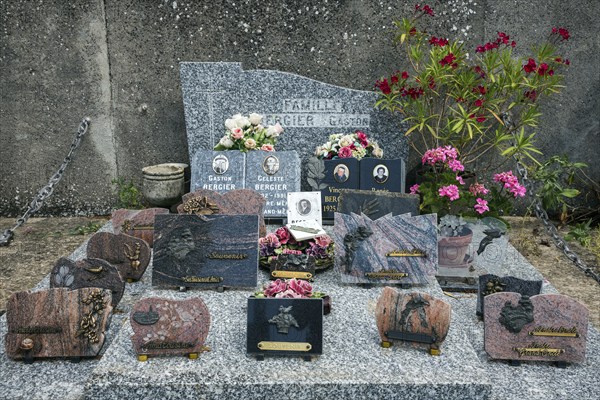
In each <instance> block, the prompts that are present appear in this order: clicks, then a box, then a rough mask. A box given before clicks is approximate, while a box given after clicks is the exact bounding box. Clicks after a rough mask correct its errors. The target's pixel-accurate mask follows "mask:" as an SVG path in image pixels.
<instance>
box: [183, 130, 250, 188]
mask: <svg viewBox="0 0 600 400" xmlns="http://www.w3.org/2000/svg"><path fill="white" fill-rule="evenodd" d="M223 123H225V119H223V121H221V124H220V125H219V126H224V125H223ZM223 129H225V128H223ZM211 147H212V146H211ZM190 158H191V159H192V160H193V161H192V181H191V183H190V190H191V191H192V192H193V191H195V190H197V189H206V190H214V191H215V192H219V193H225V192H229V191H230V190H238V189H244V188H245V187H246V186H245V183H244V179H245V178H244V177H245V166H246V154H245V153H242V152H240V151H233V150H232V151H213V150H198V151H197V152H195V153H194V154H192V153H190Z"/></svg>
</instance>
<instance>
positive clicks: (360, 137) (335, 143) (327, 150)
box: [315, 131, 383, 160]
mask: <svg viewBox="0 0 600 400" xmlns="http://www.w3.org/2000/svg"><path fill="white" fill-rule="evenodd" d="M315 156H317V158H320V159H323V160H332V159H337V158H356V159H358V160H360V159H362V158H365V157H375V158H382V157H383V150H382V149H381V147H379V145H378V144H377V142H375V141H373V140H370V139H369V138H368V137H367V135H366V134H365V133H364V132H362V131H356V132H354V133H350V134H343V133H335V134H333V135H330V136H329V140H328V141H327V142H325V143H324V144H322V145H321V146H318V147H317V148H316V150H315Z"/></svg>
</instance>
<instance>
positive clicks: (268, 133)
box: [265, 125, 277, 137]
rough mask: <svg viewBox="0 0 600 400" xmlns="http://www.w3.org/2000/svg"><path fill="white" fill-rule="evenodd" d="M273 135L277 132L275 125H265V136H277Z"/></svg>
mask: <svg viewBox="0 0 600 400" xmlns="http://www.w3.org/2000/svg"><path fill="white" fill-rule="evenodd" d="M275 135H277V132H275V127H274V126H273V125H269V126H267V131H266V132H265V136H266V137H271V136H273V137H277V136H275Z"/></svg>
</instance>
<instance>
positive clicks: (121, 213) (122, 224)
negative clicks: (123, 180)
mask: <svg viewBox="0 0 600 400" xmlns="http://www.w3.org/2000/svg"><path fill="white" fill-rule="evenodd" d="M168 213H169V209H167V208H160V207H155V208H146V209H144V210H128V209H125V208H120V209H118V210H115V211H113V212H112V219H111V222H112V226H113V232H114V233H115V234H117V235H118V234H119V233H125V234H127V235H131V236H135V237H137V238H140V239H142V240H144V241H145V242H146V243H148V245H149V246H150V247H152V245H153V244H154V216H155V215H157V214H168Z"/></svg>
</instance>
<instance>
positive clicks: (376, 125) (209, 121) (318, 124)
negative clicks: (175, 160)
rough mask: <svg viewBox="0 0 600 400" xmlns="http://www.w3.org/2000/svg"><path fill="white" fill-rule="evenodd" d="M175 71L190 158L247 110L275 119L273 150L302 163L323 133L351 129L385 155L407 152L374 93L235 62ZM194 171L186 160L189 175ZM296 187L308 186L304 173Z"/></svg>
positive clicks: (188, 65)
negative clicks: (276, 130)
mask: <svg viewBox="0 0 600 400" xmlns="http://www.w3.org/2000/svg"><path fill="white" fill-rule="evenodd" d="M180 75H181V87H182V92H183V103H184V111H185V123H186V130H187V137H188V148H189V154H190V159H191V160H194V159H195V156H196V153H198V152H199V151H202V150H203V149H212V148H213V147H214V146H215V145H216V144H217V143H218V142H219V139H220V138H221V137H222V136H223V134H224V133H225V125H224V124H225V120H226V119H227V118H230V117H231V116H232V115H234V114H238V113H241V114H243V115H248V114H249V113H251V112H256V113H259V114H262V115H264V118H263V123H264V125H265V126H266V125H273V124H275V123H277V122H279V123H280V124H281V125H282V126H283V128H284V132H283V133H282V134H281V136H280V137H279V140H278V142H277V145H276V148H277V150H278V151H285V150H296V151H298V153H299V155H300V159H301V160H302V162H303V163H304V162H306V161H307V160H308V158H309V157H310V156H312V154H313V153H314V150H315V147H316V146H318V145H319V144H321V143H325V142H326V141H327V138H328V137H329V135H331V134H333V133H344V132H348V133H352V132H354V131H356V130H357V129H360V130H362V131H364V132H365V133H367V134H368V135H369V137H370V138H371V139H373V140H375V141H376V142H377V143H379V145H380V146H381V147H382V148H383V149H384V151H385V156H386V158H404V159H406V157H407V156H408V144H407V143H408V142H407V140H406V138H405V136H404V134H403V130H402V129H399V128H400V127H401V126H402V123H401V120H402V117H401V116H400V115H395V114H392V113H390V112H388V111H385V110H380V109H376V108H375V107H374V105H375V102H376V101H377V99H378V94H377V93H375V92H374V91H362V90H354V89H349V88H344V87H339V86H334V85H330V84H327V83H324V82H319V81H315V80H313V79H309V78H306V77H303V76H300V75H295V74H290V73H287V72H280V71H269V70H247V69H244V68H243V66H242V64H241V63H229V62H182V63H181V64H180ZM194 169H195V167H194V165H193V164H192V174H194ZM196 176H198V175H196ZM194 188H195V187H193V189H192V190H194ZM236 189H239V187H236ZM302 190H305V191H306V190H309V186H308V184H307V183H306V177H305V176H303V183H302Z"/></svg>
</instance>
